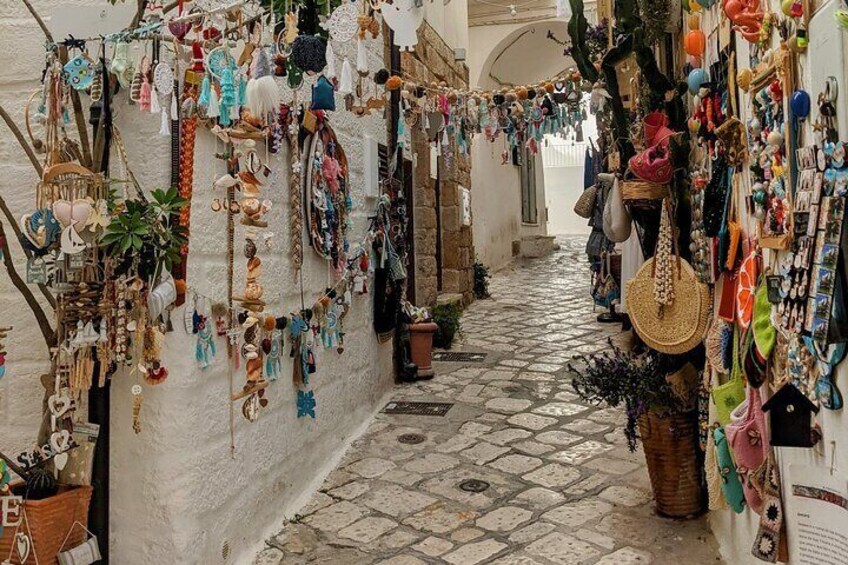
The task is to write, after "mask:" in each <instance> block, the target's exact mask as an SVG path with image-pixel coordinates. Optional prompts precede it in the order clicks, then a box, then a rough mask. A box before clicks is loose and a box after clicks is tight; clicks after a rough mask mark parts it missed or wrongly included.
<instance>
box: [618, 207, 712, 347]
mask: <svg viewBox="0 0 848 565" xmlns="http://www.w3.org/2000/svg"><path fill="white" fill-rule="evenodd" d="M663 213H664V214H669V213H670V210H668V207H667V206H666V207H665V209H664V211H663ZM662 221H663V223H665V222H668V221H669V220H668V215H666V216H664V217H663V220H662ZM671 231H672V230H669V229H663V227H662V226H661V228H660V241H658V242H657V248H658V252H657V254H656V256H655V257H653V258H651V259H648V260H647V261H646V262H645V263H644V264H643V265H642V267H641V268H640V269H639V271H638V272H637V273H636V276H635V277H633V279H632V280H630V281H628V282H627V292H626V293H625V295H626V299H625V300H626V304H627V312H628V314H630V321H631V323H632V324H633V329H634V330H636V333H637V334H638V335H639V337H640V338H641V339H642V341H644V342H645V344H646V345H647V346H648V347H650V348H651V349H654V350H656V351H659V352H661V353H668V354H671V355H679V354H683V353H686V352H687V351H690V350H691V349H693V348H694V347H695V346H697V345H698V344H699V343H701V342H702V341H703V340H704V335H705V333H706V331H707V322H708V321H709V315H710V302H711V299H710V291H709V289H708V287H707V285H705V284H703V283H701V282H700V281H699V280H698V277H697V275H696V274H695V271H694V270H693V269H692V266H691V265H689V263H688V262H687V261H686V260H684V259H682V258H681V257H680V254H679V253H678V252H677V243H676V239H677V238H676V237H674V236H673V235H671V233H670V232H671ZM669 240H670V241H669ZM663 248H665V249H666V251H663ZM671 248H673V251H674V253H670V252H668V249H671ZM658 263H659V264H658ZM660 302H662V304H661V303H660Z"/></svg>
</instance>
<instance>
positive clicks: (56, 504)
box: [0, 486, 92, 565]
mask: <svg viewBox="0 0 848 565" xmlns="http://www.w3.org/2000/svg"><path fill="white" fill-rule="evenodd" d="M91 492H92V488H91V487H88V486H82V487H70V488H63V489H60V491H59V493H58V494H57V495H55V496H51V497H49V498H45V499H43V500H27V501H26V502H24V509H23V512H22V513H21V515H22V519H23V514H24V513H25V514H26V521H25V522H22V523H21V526H20V528H19V531H22V532H24V533H28V532H29V533H31V534H32V551H31V552H30V554H29V558H28V559H27V560H26V562H25V563H21V561H20V559H19V558H18V554H17V552H15V551H12V546H13V544H14V538H15V529H16V528H13V527H10V526H7V527H5V528H3V535H2V536H0V560H2V559H6V558H7V557H8V556H9V553H10V552H11V553H12V558H11V561H10V562H11V563H13V565H35V563H36V555H37V556H38V565H56V564H57V563H58V562H59V561H58V559H57V557H56V555H57V554H58V553H59V549H60V548H61V547H62V542H63V541H65V536H68V532H69V531H70V530H71V526H73V525H74V522H79V523H81V524H82V525H83V526H85V527H88V504H89V502H90V501H91ZM27 525H29V530H27ZM87 538H88V533H87V532H86V531H85V529H84V528H80V527H76V528H74V530H73V531H72V532H71V535H70V536H68V542H67V543H66V544H65V547H64V549H65V550H67V549H70V548H72V547H76V546H78V545H79V544H81V543H82V542H84V541H85V540H86V539H87Z"/></svg>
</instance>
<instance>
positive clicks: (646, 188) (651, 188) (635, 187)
mask: <svg viewBox="0 0 848 565" xmlns="http://www.w3.org/2000/svg"><path fill="white" fill-rule="evenodd" d="M620 184H621V199H622V200H623V201H624V203H625V204H630V203H633V202H640V201H643V200H662V199H663V198H667V197H668V185H665V184H658V183H655V182H648V181H646V180H640V179H631V180H623V181H621V183H620Z"/></svg>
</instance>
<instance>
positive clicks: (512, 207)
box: [471, 135, 521, 270]
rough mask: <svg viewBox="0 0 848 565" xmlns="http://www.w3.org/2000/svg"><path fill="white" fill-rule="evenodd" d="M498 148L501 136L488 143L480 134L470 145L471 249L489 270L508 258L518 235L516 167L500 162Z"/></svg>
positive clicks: (505, 262)
mask: <svg viewBox="0 0 848 565" xmlns="http://www.w3.org/2000/svg"><path fill="white" fill-rule="evenodd" d="M502 149H503V141H502V140H500V139H499V140H498V141H497V142H495V143H490V142H488V141H487V140H486V139H485V138H484V137H483V136H480V135H476V136H474V141H473V143H472V145H471V159H472V162H473V163H474V166H473V167H472V168H471V184H472V186H474V194H473V195H472V197H471V210H472V216H473V218H474V222H473V223H472V225H471V230H472V232H473V234H474V251H475V252H476V253H477V258H478V260H479V261H480V262H482V263H483V264H484V265H486V266H488V267H489V268H490V269H493V270H497V269H499V268H501V267H503V266H504V265H506V264H507V263H508V262H509V261H510V260H511V259H512V242H513V241H515V240H517V239H520V237H521V235H520V234H521V185H520V182H521V181H520V172H519V171H520V169H519V168H518V167H515V166H513V165H512V163H511V162H510V163H507V164H506V165H501V151H502Z"/></svg>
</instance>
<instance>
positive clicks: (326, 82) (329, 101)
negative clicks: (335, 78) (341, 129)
mask: <svg viewBox="0 0 848 565" xmlns="http://www.w3.org/2000/svg"><path fill="white" fill-rule="evenodd" d="M312 109H313V110H323V111H325V112H333V111H335V109H336V96H335V90H334V89H333V83H332V82H330V79H328V78H327V77H325V76H324V75H321V76H319V77H318V80H316V81H315V84H313V85H312Z"/></svg>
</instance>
